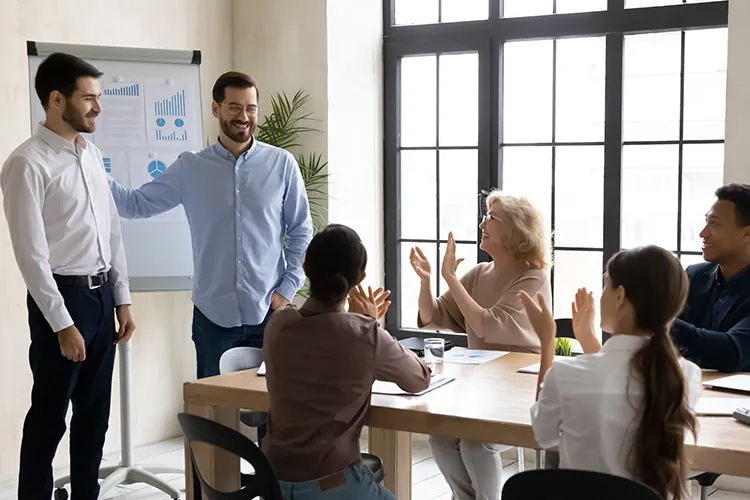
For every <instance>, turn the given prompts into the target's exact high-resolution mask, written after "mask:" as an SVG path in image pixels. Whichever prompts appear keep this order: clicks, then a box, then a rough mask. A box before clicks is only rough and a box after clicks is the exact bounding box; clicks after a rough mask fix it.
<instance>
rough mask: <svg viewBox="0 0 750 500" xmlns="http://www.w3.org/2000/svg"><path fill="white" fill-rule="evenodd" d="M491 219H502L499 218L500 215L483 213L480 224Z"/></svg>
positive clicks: (500, 220)
mask: <svg viewBox="0 0 750 500" xmlns="http://www.w3.org/2000/svg"><path fill="white" fill-rule="evenodd" d="M491 220H496V221H499V222H503V219H501V218H500V217H497V216H494V215H492V214H484V217H482V224H486V223H487V222H489V221H491Z"/></svg>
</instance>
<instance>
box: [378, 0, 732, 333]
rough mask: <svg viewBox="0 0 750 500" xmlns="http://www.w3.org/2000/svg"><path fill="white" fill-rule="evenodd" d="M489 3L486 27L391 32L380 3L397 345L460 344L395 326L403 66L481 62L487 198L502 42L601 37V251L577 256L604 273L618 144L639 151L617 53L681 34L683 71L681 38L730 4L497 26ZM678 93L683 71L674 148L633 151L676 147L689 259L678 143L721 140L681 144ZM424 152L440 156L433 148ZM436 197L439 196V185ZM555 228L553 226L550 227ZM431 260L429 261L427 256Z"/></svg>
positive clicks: (615, 242)
mask: <svg viewBox="0 0 750 500" xmlns="http://www.w3.org/2000/svg"><path fill="white" fill-rule="evenodd" d="M488 2H489V19H487V20H482V21H467V22H457V23H439V24H427V25H409V26H396V25H394V14H395V12H394V7H395V0H384V1H383V57H384V82H383V85H384V144H383V147H384V216H385V220H384V225H385V286H386V287H387V289H389V290H391V301H392V303H393V306H392V307H391V309H390V310H389V312H388V314H387V315H386V329H387V330H388V331H389V332H390V333H391V334H393V335H395V336H396V337H397V338H407V337H413V336H418V337H434V336H439V337H443V338H446V339H450V340H452V341H453V342H454V343H455V344H456V345H463V346H465V345H466V336H465V335H464V334H454V333H451V332H443V331H441V332H439V333H438V334H435V333H434V332H430V331H422V330H417V329H409V328H402V327H401V321H400V317H399V316H400V300H399V297H400V291H401V290H400V281H401V269H400V268H401V264H402V263H401V262H400V255H399V253H400V250H399V248H400V242H402V241H406V242H414V243H418V242H419V240H411V239H406V238H401V235H400V203H399V200H400V165H399V151H400V146H399V120H400V109H399V99H400V97H399V89H400V81H399V76H400V75H399V69H400V59H401V58H402V57H405V56H413V55H420V54H425V55H434V54H441V53H455V52H469V51H471V52H477V53H478V54H479V89H478V90H479V94H478V98H479V102H478V106H479V115H478V119H479V123H478V125H479V135H478V187H479V191H481V190H490V189H492V188H493V187H502V186H501V182H500V181H501V179H502V161H501V155H502V146H503V141H502V88H501V86H502V79H501V74H502V71H501V69H502V57H503V54H502V52H503V44H504V43H505V42H508V41H519V40H533V39H559V38H569V37H593V36H606V63H605V66H606V69H605V71H606V73H605V123H604V185H603V196H604V200H603V201H604V213H603V216H604V221H603V225H604V228H603V245H602V248H599V249H593V248H585V249H582V250H587V251H592V250H593V251H603V261H602V268H603V267H604V264H605V263H606V262H607V261H608V260H609V258H610V257H611V256H612V255H614V254H615V253H616V252H617V251H619V250H620V248H621V242H620V233H621V213H620V212H621V188H622V179H621V174H622V150H623V145H629V144H636V143H634V142H624V141H623V140H622V101H623V47H624V40H625V35H630V34H637V33H654V32H665V31H680V30H682V31H683V34H682V55H681V65H682V67H683V69H684V61H685V53H684V51H685V35H684V30H690V29H707V28H720V27H726V26H727V25H728V15H729V5H728V4H729V2H728V0H721V1H713V2H706V3H689V4H688V3H686V0H683V3H682V4H678V5H669V6H660V7H644V8H634V9H626V8H625V5H624V4H625V0H608V2H607V10H603V11H598V12H583V13H574V14H551V15H544V16H536V17H514V18H503V17H502V2H503V0H488ZM441 4H442V0H438V8H439V12H440V11H441V10H442V8H441V7H442V5H441ZM553 61H554V58H553ZM553 64H554V63H553ZM438 85H439V83H438ZM684 86H685V74H684V71H682V72H681V78H680V132H679V140H676V141H640V142H643V143H644V144H678V145H679V174H678V175H679V177H678V179H679V184H678V186H679V187H678V219H677V224H678V227H677V231H678V233H677V249H676V250H677V251H678V255H695V254H697V253H696V252H690V251H682V247H681V245H682V237H681V229H682V228H681V224H682V150H683V144H706V143H723V142H724V140H723V139H722V140H690V141H685V140H683V119H682V118H683V114H684ZM437 98H438V100H439V98H440V97H439V92H438V96H437ZM553 109H554V102H553ZM553 112H554V111H553ZM438 127H439V120H438ZM553 128H554V127H553ZM553 142H554V138H553ZM640 142H638V143H640ZM404 149H409V148H404ZM428 149H431V150H432V149H435V150H437V151H439V145H436V147H435V148H428ZM440 149H442V148H440ZM445 149H449V148H445ZM438 156H439V155H438ZM553 162H554V160H553ZM553 169H554V164H553ZM553 174H554V170H553ZM437 189H438V196H439V184H438V186H437ZM554 196H555V179H554V175H553V178H552V200H553V204H552V210H553V214H554ZM438 203H439V200H438ZM438 212H439V205H438ZM438 217H439V215H438ZM478 223H479V211H478V213H477V225H478ZM552 224H554V219H553V221H552ZM438 227H439V221H438ZM553 234H554V233H553ZM478 239H479V234H477V241H478ZM429 242H430V243H437V244H438V248H439V247H440V243H444V240H439V239H436V240H430V241H429ZM553 248H554V249H555V250H578V248H561V247H553ZM438 253H439V250H438ZM698 254H699V253H698ZM428 257H429V258H430V259H432V258H433V256H431V255H430V256H428ZM487 260H489V257H488V256H487V255H486V254H485V253H484V252H482V251H480V250H479V248H478V246H477V262H483V261H485V262H486V261H487ZM407 265H408V263H407ZM439 266H440V263H439V262H433V273H435V272H437V273H439ZM405 271H406V272H411V271H409V270H405ZM553 279H554V275H553Z"/></svg>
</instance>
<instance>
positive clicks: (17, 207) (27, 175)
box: [0, 156, 73, 332]
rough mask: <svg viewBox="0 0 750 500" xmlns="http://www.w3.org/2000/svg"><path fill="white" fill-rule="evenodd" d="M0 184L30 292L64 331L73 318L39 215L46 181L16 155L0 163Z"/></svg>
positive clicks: (54, 324)
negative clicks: (57, 280)
mask: <svg viewBox="0 0 750 500" xmlns="http://www.w3.org/2000/svg"><path fill="white" fill-rule="evenodd" d="M0 186H1V187H2V191H3V208H4V210H5V219H6V221H7V222H8V229H9V230H10V240H11V243H12V245H13V253H14V254H15V257H16V262H17V263H18V268H19V270H20V271H21V275H22V276H23V279H24V282H25V283H26V287H27V288H28V290H29V294H31V297H32V298H33V299H34V302H36V304H37V306H38V307H39V310H40V311H41V312H42V314H43V315H44V318H45V319H46V320H47V322H48V323H49V325H50V327H51V328H52V330H53V331H55V332H59V331H61V330H64V329H65V328H67V327H69V326H72V325H73V318H72V317H71V316H70V313H69V312H68V309H67V308H66V307H65V300H64V299H63V297H62V295H61V294H60V291H59V290H58V288H57V283H56V282H55V278H54V276H53V275H52V267H51V266H50V264H49V245H48V244H47V236H46V232H45V229H44V219H43V217H42V208H43V206H44V196H45V180H44V179H43V177H42V174H41V173H40V172H39V170H38V169H36V168H35V167H34V165H33V164H32V163H31V162H29V160H27V159H26V158H24V157H20V156H18V157H13V158H11V159H9V160H8V161H7V162H6V163H5V165H4V166H3V170H2V173H0Z"/></svg>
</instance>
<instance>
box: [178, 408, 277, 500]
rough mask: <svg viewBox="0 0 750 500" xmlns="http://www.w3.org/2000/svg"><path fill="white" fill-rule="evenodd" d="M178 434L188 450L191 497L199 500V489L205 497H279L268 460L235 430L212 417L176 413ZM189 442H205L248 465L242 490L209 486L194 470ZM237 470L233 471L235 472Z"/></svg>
mask: <svg viewBox="0 0 750 500" xmlns="http://www.w3.org/2000/svg"><path fill="white" fill-rule="evenodd" d="M177 418H178V420H179V421H180V427H181V428H182V434H183V435H184V436H185V439H186V440H187V446H188V449H189V450H190V462H191V466H192V470H193V491H194V492H195V494H194V498H195V499H196V500H202V498H203V497H202V494H201V488H202V490H203V492H205V493H206V496H207V497H208V500H250V499H253V498H256V497H260V498H262V499H263V500H283V497H282V495H281V488H280V487H279V481H278V479H277V478H276V474H275V473H274V471H273V468H272V467H271V463H270V462H269V461H268V458H267V457H266V456H265V455H264V454H263V452H262V451H261V450H260V448H258V447H257V446H255V443H253V442H252V441H250V440H249V439H248V438H246V437H245V436H243V435H242V434H240V433H239V432H237V431H234V430H232V429H230V428H229V427H225V426H223V425H221V424H218V423H216V422H214V421H212V420H208V419H205V418H201V417H197V416H195V415H189V414H187V413H180V414H179V415H177ZM192 443H206V444H208V445H211V446H215V447H217V448H220V449H222V450H225V451H228V452H229V453H232V454H233V455H236V456H238V457H240V458H241V459H244V460H245V461H247V462H248V463H249V464H250V465H252V467H253V469H255V474H253V475H244V474H243V476H242V489H240V490H238V491H233V492H222V491H218V490H216V489H214V488H213V487H211V485H210V484H208V483H207V482H206V480H205V479H204V478H203V476H202V475H201V473H200V470H199V469H198V464H197V463H196V461H195V455H194V454H193V449H192V446H191V444H192ZM239 473H240V471H239V470H238V471H237V474H239Z"/></svg>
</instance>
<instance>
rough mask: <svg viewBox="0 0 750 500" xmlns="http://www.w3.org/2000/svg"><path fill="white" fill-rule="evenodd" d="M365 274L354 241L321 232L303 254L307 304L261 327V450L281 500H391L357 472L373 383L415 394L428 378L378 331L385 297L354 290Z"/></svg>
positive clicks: (345, 232) (343, 231)
mask: <svg viewBox="0 0 750 500" xmlns="http://www.w3.org/2000/svg"><path fill="white" fill-rule="evenodd" d="M366 267H367V251H366V250H365V247H364V245H362V241H361V240H360V239H359V236H358V235H357V233H356V232H354V231H353V230H352V229H350V228H348V227H346V226H341V225H330V226H328V227H327V228H325V229H324V230H323V231H321V232H320V233H318V234H317V235H316V236H315V237H314V238H313V239H312V242H311V243H310V246H309V247H308V248H307V254H306V256H305V263H304V269H305V273H306V274H307V277H308V279H309V281H310V298H309V299H308V300H307V301H306V302H305V303H304V305H303V306H302V307H301V308H300V309H299V310H298V309H296V308H294V307H293V306H289V307H287V308H286V309H282V310H280V311H277V312H276V313H274V315H273V316H272V317H271V320H270V322H269V324H268V326H267V327H266V334H265V346H264V349H263V357H264V359H265V362H266V379H267V380H266V382H267V385H268V393H269V397H270V405H269V411H268V435H267V436H266V437H265V438H264V439H263V451H264V452H265V453H266V455H267V456H268V458H269V460H270V461H271V464H272V465H273V467H274V470H275V471H276V475H277V477H278V478H279V480H280V481H281V491H282V494H283V495H284V498H286V499H290V498H294V499H295V500H337V499H342V500H343V499H350V498H357V499H362V500H375V499H385V500H391V499H394V498H395V497H394V496H393V494H392V493H391V492H389V491H388V490H386V489H385V488H384V487H383V486H382V485H379V484H378V483H376V482H375V479H374V476H373V475H372V473H371V472H370V470H369V469H368V468H367V467H364V466H363V465H362V464H361V459H360V450H359V436H360V433H361V431H362V426H363V425H364V421H365V417H366V416H367V413H368V410H369V408H370V393H371V389H372V384H373V382H374V381H375V380H376V379H377V380H383V381H387V382H394V383H396V384H398V386H399V387H401V388H402V389H403V390H405V391H408V392H419V391H422V390H424V389H426V388H427V387H428V386H429V383H430V371H429V369H428V368H427V367H426V366H425V365H424V363H422V362H421V361H420V360H419V359H418V358H417V357H416V356H415V355H414V354H412V353H411V352H410V351H407V350H405V349H403V348H402V347H401V345H400V344H399V343H398V342H397V341H396V340H395V339H394V338H393V337H391V335H390V334H389V333H388V332H386V331H385V330H383V329H382V328H380V327H379V326H378V320H379V319H380V318H382V317H383V315H384V314H385V312H386V311H387V310H388V306H389V305H390V302H388V301H387V300H386V299H387V298H388V295H389V293H388V292H386V291H384V290H383V289H378V290H376V291H375V292H373V291H372V290H371V289H368V291H365V290H364V289H363V288H362V286H361V282H362V280H363V279H364V278H365V268H366ZM347 298H348V302H349V310H348V312H347V310H346V303H347Z"/></svg>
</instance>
